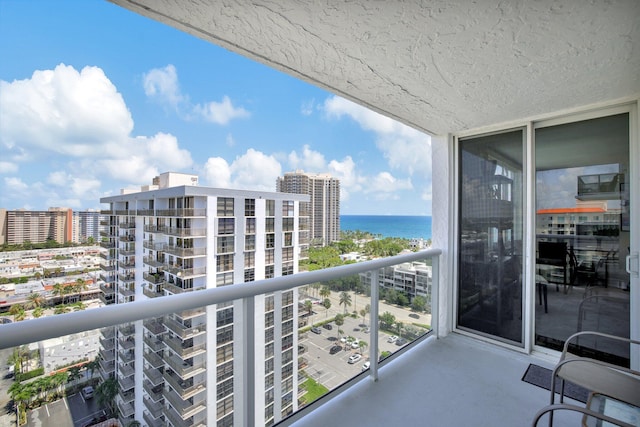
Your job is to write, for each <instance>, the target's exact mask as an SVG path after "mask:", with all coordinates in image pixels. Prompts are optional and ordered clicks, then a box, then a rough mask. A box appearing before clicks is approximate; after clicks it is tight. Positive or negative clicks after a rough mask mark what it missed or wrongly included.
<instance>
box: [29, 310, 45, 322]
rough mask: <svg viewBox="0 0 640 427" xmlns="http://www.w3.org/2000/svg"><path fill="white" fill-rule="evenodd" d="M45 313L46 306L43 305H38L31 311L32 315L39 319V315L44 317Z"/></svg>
mask: <svg viewBox="0 0 640 427" xmlns="http://www.w3.org/2000/svg"><path fill="white" fill-rule="evenodd" d="M43 314H44V308H42V307H36V308H35V309H34V310H33V312H32V313H31V315H32V316H33V317H34V318H35V319H37V318H38V317H42V315H43Z"/></svg>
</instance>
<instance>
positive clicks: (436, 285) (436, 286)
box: [431, 255, 440, 338]
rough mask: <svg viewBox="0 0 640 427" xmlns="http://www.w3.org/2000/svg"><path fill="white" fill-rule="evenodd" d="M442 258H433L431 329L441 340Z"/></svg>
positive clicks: (436, 256)
mask: <svg viewBox="0 0 640 427" xmlns="http://www.w3.org/2000/svg"><path fill="white" fill-rule="evenodd" d="M439 307H440V257H439V256H438V255H435V256H432V257H431V329H432V330H433V331H435V333H436V338H440V314H439V313H440V308H439Z"/></svg>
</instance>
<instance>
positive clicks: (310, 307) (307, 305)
mask: <svg viewBox="0 0 640 427" xmlns="http://www.w3.org/2000/svg"><path fill="white" fill-rule="evenodd" d="M304 309H305V310H307V313H308V315H309V317H310V320H311V325H312V326H313V317H311V316H312V315H313V303H312V302H311V300H306V301H305V302H304Z"/></svg>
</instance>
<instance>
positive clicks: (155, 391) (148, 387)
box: [142, 381, 162, 414]
mask: <svg viewBox="0 0 640 427" xmlns="http://www.w3.org/2000/svg"><path fill="white" fill-rule="evenodd" d="M142 388H144V391H146V392H147V396H149V398H148V399H145V404H146V401H147V400H148V401H149V403H151V404H153V405H154V406H153V408H156V406H155V405H157V403H158V402H159V401H160V400H162V386H158V385H156V386H154V385H153V384H151V382H150V381H144V382H143V383H142ZM147 408H148V409H149V410H150V411H151V412H153V413H154V414H158V412H156V410H154V409H152V408H150V407H149V406H148V405H147ZM160 409H162V403H160ZM160 412H162V411H160Z"/></svg>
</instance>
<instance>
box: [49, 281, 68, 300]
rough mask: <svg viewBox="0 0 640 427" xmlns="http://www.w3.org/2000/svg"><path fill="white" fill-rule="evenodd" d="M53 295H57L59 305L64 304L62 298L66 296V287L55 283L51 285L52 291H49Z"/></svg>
mask: <svg viewBox="0 0 640 427" xmlns="http://www.w3.org/2000/svg"><path fill="white" fill-rule="evenodd" d="M51 292H52V293H53V295H57V296H58V297H59V298H60V302H61V304H64V303H65V301H64V297H65V295H66V294H67V287H66V286H65V285H64V284H62V283H56V284H55V285H53V290H52V291H51Z"/></svg>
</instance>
